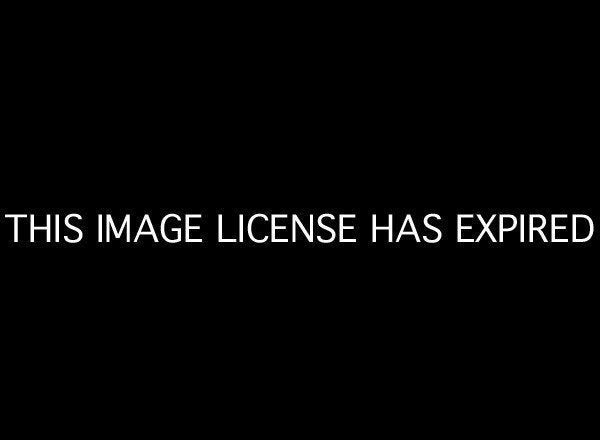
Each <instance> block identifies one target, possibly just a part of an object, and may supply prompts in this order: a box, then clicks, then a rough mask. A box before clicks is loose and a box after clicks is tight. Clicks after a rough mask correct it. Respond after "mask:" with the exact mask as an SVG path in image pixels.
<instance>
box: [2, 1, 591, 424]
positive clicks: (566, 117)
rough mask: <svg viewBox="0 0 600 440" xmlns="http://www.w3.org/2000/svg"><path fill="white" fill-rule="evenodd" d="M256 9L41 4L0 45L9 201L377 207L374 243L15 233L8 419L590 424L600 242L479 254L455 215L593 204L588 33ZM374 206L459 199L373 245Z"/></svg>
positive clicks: (188, 207)
mask: <svg viewBox="0 0 600 440" xmlns="http://www.w3.org/2000/svg"><path fill="white" fill-rule="evenodd" d="M52 12H57V11H52ZM153 12H157V11H153ZM163 12H164V11H163ZM247 12H248V14H247V13H246V12H240V11H239V10H237V9H236V11H233V10H232V11H228V12H227V13H225V14H224V15H223V14H221V15H216V14H215V13H214V12H212V11H211V12H207V11H204V12H195V13H193V14H190V15H188V14H186V13H184V12H183V11H180V12H177V13H175V15H173V16H171V15H170V14H169V15H167V14H166V13H165V15H164V16H163V14H162V12H161V14H159V15H160V18H156V16H155V15H152V17H150V16H147V15H146V13H145V12H144V13H141V12H140V11H137V12H136V13H133V14H127V15H126V14H125V13H124V12H122V13H119V14H114V16H112V15H111V16H110V17H107V18H102V19H100V18H99V17H100V15H97V14H100V12H97V13H96V12H95V13H94V14H92V15H85V19H83V18H82V16H78V18H77V19H75V18H74V19H66V22H65V23H63V22H62V21H57V20H50V19H48V16H46V17H45V16H44V14H43V13H41V14H40V16H36V17H35V19H34V18H33V15H36V14H34V13H33V12H32V11H30V12H28V14H26V15H25V16H23V17H24V19H25V20H24V21H19V23H18V24H16V25H15V26H14V29H10V30H8V31H7V39H6V44H5V52H4V55H3V66H4V67H3V70H4V72H3V73H4V74H5V79H4V80H3V85H4V87H3V96H4V99H3V110H4V111H3V124H2V125H3V133H4V136H3V137H4V142H3V156H4V158H3V160H2V173H1V176H2V177H1V179H2V201H1V202H2V205H1V206H2V213H3V214H4V213H5V212H31V213H42V212H43V213H67V212H79V213H83V214H86V215H87V216H89V215H92V214H94V213H96V212H105V211H107V210H110V211H113V212H124V211H131V212H151V213H153V214H155V215H158V214H160V213H163V212H169V211H175V212H179V213H186V212H190V213H202V214H204V215H205V216H206V217H208V218H210V217H211V216H214V215H215V214H216V213H217V212H222V211H229V212H237V211H239V210H243V211H246V212H252V211H256V212H288V213H292V212H294V213H319V212H325V211H328V212H334V213H335V212H356V213H359V215H361V243H360V244H359V245H348V246H342V245H338V246H331V247H326V248H323V247H321V248H317V247H291V246H285V245H283V246H275V245H273V246H268V247H262V248H252V247H244V248H234V249H232V248H227V249H225V248H218V247H216V246H214V245H210V244H207V245H206V246H199V247H175V248H164V247H158V248H154V247H152V246H138V247H129V248H128V247H126V246H124V247H117V248H115V247H111V248H102V247H98V246H95V245H94V244H93V243H88V244H83V245H81V246H76V247H63V246H54V247H53V246H39V247H35V248H31V247H27V246H23V247H20V246H10V245H9V243H8V242H7V240H4V242H3V245H2V254H3V257H5V258H3V263H2V264H3V270H2V273H3V278H4V282H3V284H4V285H5V286H6V287H5V288H3V289H2V291H3V295H2V301H3V303H4V304H3V307H2V311H3V314H4V315H5V319H3V324H4V327H5V331H4V338H3V339H4V341H5V347H6V348H5V355H6V356H5V358H6V362H5V365H7V366H8V367H9V370H10V373H9V374H8V375H7V376H6V382H7V384H8V385H9V386H10V388H11V389H13V388H14V389H15V393H14V394H11V396H14V397H11V404H10V408H11V412H12V413H13V414H15V415H20V416H23V414H31V410H32V409H34V408H35V409H38V410H40V411H39V412H40V413H41V414H45V415H46V417H47V418H45V419H44V420H47V421H46V422H44V423H49V424H52V425H57V426H63V423H67V424H71V423H73V420H74V419H77V420H78V421H83V422H88V423H86V425H87V426H88V427H89V426H99V427H107V426H109V425H112V422H113V421H123V420H128V421H131V420H133V421H134V425H136V426H138V427H148V426H150V427H152V428H153V429H158V426H157V425H160V426H163V427H165V428H166V429H167V430H168V431H171V430H174V429H176V428H180V427H181V426H183V425H184V424H183V422H184V421H191V422H192V423H193V424H201V426H198V427H200V428H202V427H203V426H204V425H203V423H205V420H207V419H208V420H210V421H212V422H213V423H214V422H216V423H217V424H218V425H219V426H221V427H222V429H225V430H230V429H239V428H242V429H251V428H255V427H256V428H261V429H266V428H269V429H273V428H274V427H275V426H276V425H278V424H279V423H281V422H283V423H282V424H283V426H284V427H285V428H286V429H287V430H286V431H282V432H288V431H290V430H291V431H295V430H298V429H306V430H308V432H314V431H313V430H312V429H313V428H312V427H313V426H315V422H317V423H318V422H323V421H328V422H330V423H329V426H330V428H329V429H331V430H332V431H331V432H337V430H340V429H344V428H350V429H357V430H358V429H359V428H363V429H365V430H366V431H365V432H372V431H373V430H375V429H383V428H384V427H386V426H387V425H388V424H389V423H391V424H392V426H395V427H396V428H399V427H400V428H401V427H403V426H407V427H408V425H404V424H403V423H405V422H401V421H402V420H407V419H408V420H410V421H412V422H413V423H416V424H418V425H420V426H421V427H422V428H423V429H426V430H431V429H440V428H441V429H455V428H460V429H465V428H467V427H469V428H471V429H473V428H474V427H475V425H477V424H478V423H481V422H483V425H484V426H485V427H486V428H487V429H488V430H490V429H491V430H497V429H507V430H509V432H512V431H510V430H511V429H512V428H511V427H512V426H514V423H515V422H522V421H525V420H528V421H532V420H533V421H534V423H532V424H531V426H532V428H533V429H540V427H548V426H551V427H553V428H556V429H557V428H558V426H557V425H559V424H560V425H561V426H563V427H566V428H568V429H573V424H572V423H573V419H572V418H571V416H572V415H573V414H576V415H577V417H578V418H579V420H580V421H581V420H583V419H584V418H585V417H586V414H588V411H589V409H586V408H587V405H586V403H585V402H586V396H589V395H590V394H591V393H592V390H593V389H595V388H594V385H593V381H592V375H591V372H592V371H593V369H594V366H595V365H596V364H595V363H594V362H592V359H593V356H592V355H593V348H594V347H593V341H594V339H595V338H596V336H597V327H598V326H597V322H596V320H595V314H596V310H597V304H596V301H595V299H594V297H593V295H594V293H595V290H597V289H596V287H595V284H594V283H593V281H595V279H594V269H595V266H596V262H597V253H596V247H597V238H595V239H594V242H593V243H590V244H587V245H560V244H559V245H552V246H544V245H541V246H522V245H521V246H518V245H515V244H508V245H506V246H486V245H482V246H460V245H458V244H456V243H455V242H454V241H455V240H454V238H455V236H454V225H453V218H454V216H455V215H456V214H457V213H460V212H477V213H487V214H490V213H512V214H518V213H530V212H531V213H545V214H549V213H585V214H588V215H592V216H593V217H594V218H595V220H596V221H597V212H598V211H597V208H596V207H595V205H596V203H595V200H596V199H595V195H594V193H593V188H594V187H595V186H596V184H595V180H596V179H595V178H594V177H595V174H594V161H593V159H592V154H593V152H592V147H593V146H594V145H596V144H597V135H596V133H595V130H594V128H595V121H596V118H597V108H596V107H595V102H596V101H597V85H596V84H595V82H594V81H593V78H595V77H597V69H596V68H595V66H594V65H593V54H594V52H593V49H594V47H593V46H592V44H591V43H592V40H591V39H589V38H590V36H589V35H588V33H591V32H592V29H591V28H589V27H588V26H587V25H586V24H585V23H584V22H583V21H582V19H581V18H580V17H575V18H569V17H567V16H566V15H565V16H563V17H561V19H560V20H559V21H556V19H553V20H550V19H549V18H543V17H542V16H541V15H540V14H539V13H536V14H532V15H527V17H526V18H524V17H525V13H524V11H521V13H520V14H516V15H514V16H513V15H510V14H509V16H506V15H504V14H500V11H496V12H494V13H487V12H483V11H481V13H480V15H477V13H476V12H475V11H469V14H466V11H445V12H441V11H427V12H425V13H420V14H416V13H414V12H412V11H404V12H397V11H395V12H393V13H392V12H385V11H380V12H376V13H374V14H371V13H369V14H367V13H366V11H353V12H354V14H351V15H347V14H346V13H344V14H338V13H332V14H328V15H327V17H326V18H325V14H324V11H321V13H319V14H308V16H307V15H306V14H303V13H301V11H295V12H293V13H284V12H283V11H281V12H280V13H276V12H275V11H272V10H270V11H269V13H268V14H267V13H266V12H265V11H262V12H261V11H255V10H253V11H247ZM305 12H306V11H305ZM338 12H339V11H338ZM446 12H448V13H449V12H453V13H454V15H446ZM538 12H539V11H538ZM69 13H70V14H73V13H74V12H73V11H70V12H69ZM250 13H253V14H251V15H249V14H250ZM75 14H76V13H75ZM278 14H280V15H278ZM470 14H474V15H470ZM184 16H185V18H184ZM69 17H70V15H69ZM102 17H104V15H102ZM257 17H259V18H260V19H259V18H257ZM517 17H518V18H517ZM63 18H65V16H64V15H63ZM375 212H376V213H380V214H387V213H395V214H405V213H413V214H423V213H428V212H438V213H440V214H441V215H443V217H444V219H445V220H446V221H447V225H448V227H447V228H445V229H444V233H445V238H444V241H443V243H441V244H440V245H438V246H420V247H417V246H413V245H411V244H410V243H407V244H406V245H401V246H394V247H377V248H376V247H374V246H371V245H369V244H368V238H369V234H368V229H367V228H366V225H368V223H364V221H365V220H368V218H369V215H370V214H371V213H375ZM363 229H366V232H365V231H363ZM3 233H5V231H3ZM4 237H6V235H4ZM54 411H56V412H58V413H61V414H63V416H62V417H54V416H52V414H53V412H54ZM36 413H38V412H36ZM40 417H41V416H40ZM173 417H174V418H173ZM40 420H41V419H40ZM92 423H93V424H92ZM578 425H579V423H578ZM48 426H50V425H48ZM133 429H139V428H135V427H134V428H133Z"/></svg>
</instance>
